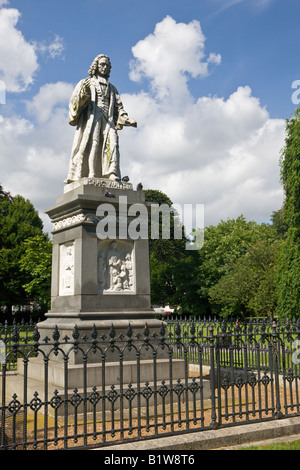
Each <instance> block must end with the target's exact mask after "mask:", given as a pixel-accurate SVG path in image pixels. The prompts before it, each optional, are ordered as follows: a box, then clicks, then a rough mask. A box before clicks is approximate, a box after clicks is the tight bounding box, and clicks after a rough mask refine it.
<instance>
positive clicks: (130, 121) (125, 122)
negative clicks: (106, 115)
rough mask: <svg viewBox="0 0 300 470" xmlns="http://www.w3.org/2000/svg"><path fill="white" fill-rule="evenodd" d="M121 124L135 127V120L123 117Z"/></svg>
mask: <svg viewBox="0 0 300 470" xmlns="http://www.w3.org/2000/svg"><path fill="white" fill-rule="evenodd" d="M123 126H130V127H137V122H136V121H135V120H134V119H131V118H127V119H125V121H124V123H123Z"/></svg>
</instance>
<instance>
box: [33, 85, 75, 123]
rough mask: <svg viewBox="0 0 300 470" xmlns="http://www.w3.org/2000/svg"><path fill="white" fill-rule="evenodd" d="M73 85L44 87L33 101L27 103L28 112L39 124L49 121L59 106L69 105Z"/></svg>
mask: <svg viewBox="0 0 300 470" xmlns="http://www.w3.org/2000/svg"><path fill="white" fill-rule="evenodd" d="M73 88H74V87H73V85H71V84H70V83H65V82H57V83H47V84H45V85H43V86H42V87H41V88H40V90H39V92H38V94H37V95H36V96H34V98H33V99H32V101H27V103H26V104H27V110H28V112H29V113H30V114H32V115H34V116H35V118H36V119H37V121H38V122H39V123H44V122H46V121H48V120H49V118H50V117H51V115H52V113H53V110H54V109H55V108H56V106H57V105H62V104H65V105H67V104H68V102H69V99H70V96H71V94H72V92H73Z"/></svg>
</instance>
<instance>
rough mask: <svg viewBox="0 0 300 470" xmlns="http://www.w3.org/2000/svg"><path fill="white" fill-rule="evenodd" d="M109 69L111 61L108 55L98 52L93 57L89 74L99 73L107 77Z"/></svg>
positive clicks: (92, 75)
mask: <svg viewBox="0 0 300 470" xmlns="http://www.w3.org/2000/svg"><path fill="white" fill-rule="evenodd" d="M110 71H111V63H110V60H109V57H108V56H107V55H104V54H99V55H97V57H95V59H94V61H93V63H92V65H91V67H90V70H89V75H90V76H91V77H94V76H95V75H100V76H103V77H106V78H108V77H109V75H110Z"/></svg>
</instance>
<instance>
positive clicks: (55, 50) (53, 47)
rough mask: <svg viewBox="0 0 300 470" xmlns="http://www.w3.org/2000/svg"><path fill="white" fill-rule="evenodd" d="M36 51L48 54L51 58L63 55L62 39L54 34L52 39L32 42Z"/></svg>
mask: <svg viewBox="0 0 300 470" xmlns="http://www.w3.org/2000/svg"><path fill="white" fill-rule="evenodd" d="M32 44H33V46H34V48H35V50H36V52H38V53H41V54H44V55H48V56H49V57H50V58H51V59H55V58H56V57H63V52H64V49H65V46H64V40H63V38H62V37H60V36H59V35H57V34H56V35H55V37H54V40H53V41H51V42H49V41H48V42H47V41H42V42H36V41H34V42H32Z"/></svg>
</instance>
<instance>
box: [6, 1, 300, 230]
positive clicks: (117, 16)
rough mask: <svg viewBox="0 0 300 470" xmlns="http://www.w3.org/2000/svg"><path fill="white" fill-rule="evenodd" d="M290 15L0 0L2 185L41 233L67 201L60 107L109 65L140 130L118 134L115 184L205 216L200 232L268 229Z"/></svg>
mask: <svg viewBox="0 0 300 470" xmlns="http://www.w3.org/2000/svg"><path fill="white" fill-rule="evenodd" d="M299 17H300V4H299V1H298V0H185V1H178V0H147V1H143V0H126V1H125V0H115V1H113V2H104V1H102V0H82V1H78V0H72V2H71V1H67V0H61V1H58V0H51V1H48V0H43V1H40V2H38V1H37V0H25V1H24V0H9V1H7V0H0V80H2V84H3V83H4V84H5V88H6V100H5V103H3V104H0V165H1V166H0V168H1V173H0V175H1V176H0V182H1V184H2V185H3V186H4V187H5V189H7V190H9V191H11V192H12V193H13V194H17V193H19V194H22V195H23V196H25V197H28V198H29V199H30V200H31V201H32V202H33V204H34V205H35V207H36V208H37V209H38V210H39V211H40V213H41V216H42V217H43V220H44V223H45V229H46V230H51V226H50V224H49V220H48V219H47V216H45V215H43V211H44V209H45V208H47V207H49V206H51V205H52V204H53V203H54V202H55V199H56V197H57V196H58V195H59V194H61V193H62V192H63V180H64V179H65V177H66V172H67V169H68V162H69V155H70V150H71V145H72V139H73V132H74V129H73V128H71V127H70V126H69V125H68V122H67V110H68V100H69V97H70V94H71V92H72V89H73V87H74V86H75V85H76V83H77V82H78V81H79V80H80V79H81V78H85V77H86V76H87V71H88V69H89V66H90V64H91V62H92V60H93V59H94V57H95V56H96V55H97V54H99V53H106V54H107V55H109V57H110V59H111V62H112V72H111V77H110V79H111V82H112V83H113V84H114V85H115V86H116V87H117V88H118V90H119V92H120V94H121V95H122V100H123V103H124V106H125V108H126V110H127V111H128V112H129V114H130V115H131V117H133V118H135V119H137V121H138V128H137V129H125V130H123V131H122V133H120V145H121V168H122V172H123V174H124V173H126V174H127V173H128V174H130V177H131V180H132V182H133V183H134V184H135V183H138V182H139V181H142V182H143V184H144V187H145V188H153V189H160V190H162V191H164V192H166V193H167V194H168V195H169V196H170V198H171V199H172V200H173V202H175V203H179V204H185V203H193V204H204V205H205V221H206V224H210V223H214V224H215V223H218V221H219V220H221V219H226V218H227V217H237V216H239V215H240V214H241V213H243V214H244V215H245V216H246V217H247V218H248V219H252V220H257V221H258V222H261V221H264V220H268V218H269V217H270V215H271V213H272V211H273V210H277V209H279V208H280V206H281V203H282V198H283V194H282V188H281V184H280V181H279V165H278V161H279V154H280V149H281V148H282V146H283V145H284V128H285V119H286V118H288V117H290V116H291V114H292V113H293V111H294V109H295V107H296V103H295V102H294V103H293V102H292V94H293V92H295V90H293V89H292V83H293V82H295V81H296V80H300V60H299V51H300V34H299ZM1 30H2V33H1ZM299 83H300V82H299ZM299 88H300V86H299ZM299 97H300V93H299ZM2 101H3V100H2ZM294 101H295V100H294Z"/></svg>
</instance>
